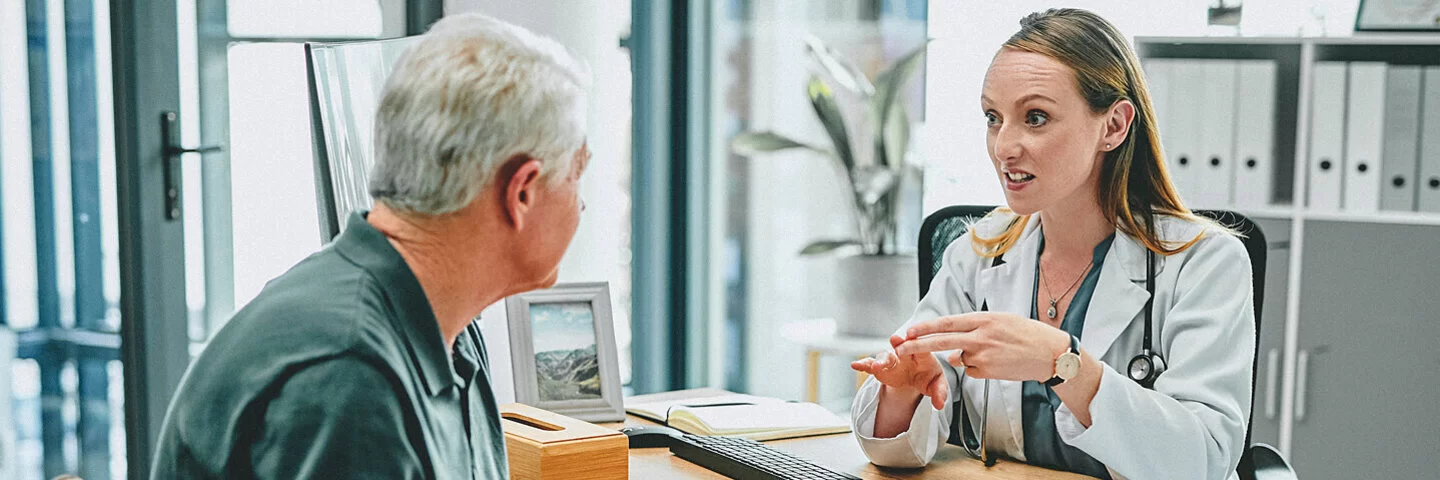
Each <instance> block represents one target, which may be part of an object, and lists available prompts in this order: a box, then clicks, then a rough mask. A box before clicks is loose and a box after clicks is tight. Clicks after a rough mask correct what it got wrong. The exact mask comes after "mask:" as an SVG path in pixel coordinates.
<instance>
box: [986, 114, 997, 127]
mask: <svg viewBox="0 0 1440 480" xmlns="http://www.w3.org/2000/svg"><path fill="white" fill-rule="evenodd" d="M985 125H987V126H991V127H996V126H999V125H1000V116H998V115H995V112H988V111H987V112H985Z"/></svg>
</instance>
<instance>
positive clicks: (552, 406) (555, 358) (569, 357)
mask: <svg viewBox="0 0 1440 480" xmlns="http://www.w3.org/2000/svg"><path fill="white" fill-rule="evenodd" d="M505 311H506V314H507V316H508V317H509V319H508V324H509V327H510V358H511V363H512V368H513V369H514V373H515V401H517V402H520V403H524V404H526V405H530V406H534V407H537V408H542V409H545V410H549V411H551V412H555V413H559V414H562V415H566V416H569V417H574V418H577V419H580V420H584V421H587V422H618V421H622V420H624V419H625V407H624V404H623V402H622V399H621V396H620V363H619V360H618V359H617V358H616V347H615V326H614V323H613V321H612V316H611V310H610V285H609V284H608V283H571V284H560V285H556V286H554V287H552V288H548V289H544V290H536V291H533V292H528V293H522V294H519V295H515V296H512V297H509V298H507V299H505Z"/></svg>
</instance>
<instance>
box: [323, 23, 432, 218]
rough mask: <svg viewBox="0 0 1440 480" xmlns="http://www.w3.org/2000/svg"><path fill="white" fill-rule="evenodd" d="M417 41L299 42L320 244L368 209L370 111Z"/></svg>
mask: <svg viewBox="0 0 1440 480" xmlns="http://www.w3.org/2000/svg"><path fill="white" fill-rule="evenodd" d="M419 38H420V37H419V36H411V37H401V38H391V39H386V40H366V41H356V42H339V43H316V42H306V43H305V67H306V68H305V70H306V74H307V75H306V77H307V78H306V79H307V81H308V83H309V87H310V132H311V142H312V147H313V148H314V153H315V203H316V204H317V206H318V208H317V211H318V212H319V214H320V219H319V220H320V243H330V240H331V239H333V238H335V236H336V235H339V234H340V230H341V228H343V227H344V225H345V217H346V216H347V215H349V214H350V212H352V211H355V210H361V209H367V208H370V194H369V192H368V190H367V188H368V183H369V176H370V167H371V166H372V165H374V164H375V152H374V149H375V145H374V141H373V139H372V138H371V137H372V136H373V135H374V131H375V130H374V125H375V110H376V108H377V107H379V105H380V94H381V91H382V90H383V89H384V87H385V81H386V79H388V78H389V77H390V72H391V70H393V69H394V67H395V62H397V61H399V59H400V56H401V55H402V54H404V53H405V49H407V48H409V47H410V45H412V44H414V43H416V42H418V41H419Z"/></svg>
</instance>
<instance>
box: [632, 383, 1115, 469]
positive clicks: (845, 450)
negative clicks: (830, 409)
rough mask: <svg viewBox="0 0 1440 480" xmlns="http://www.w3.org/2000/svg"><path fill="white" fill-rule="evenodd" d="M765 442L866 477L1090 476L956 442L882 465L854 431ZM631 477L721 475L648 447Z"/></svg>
mask: <svg viewBox="0 0 1440 480" xmlns="http://www.w3.org/2000/svg"><path fill="white" fill-rule="evenodd" d="M726 393H729V392H726V391H723V390H718V389H696V390H682V391H678V392H667V393H659V394H653V395H641V396H636V397H631V398H628V399H626V401H638V402H653V401H663V400H671V399H680V398H687V397H689V398H699V397H706V396H714V395H724V394H726ZM625 424H627V425H653V424H654V422H651V421H649V420H645V419H643V418H639V417H636V416H633V415H632V416H629V417H626V420H625ZM603 426H606V427H612V428H620V426H621V424H619V423H609V424H604V425H603ZM765 444H766V445H769V446H771V447H773V448H775V449H777V450H783V451H785V452H789V453H791V454H794V455H796V456H798V457H800V458H804V459H806V460H809V461H812V462H815V463H818V464H821V465H825V466H826V467H829V468H832V469H835V470H839V471H842V472H847V473H850V474H853V475H856V476H858V477H861V478H866V479H905V478H957V479H1015V480H1021V479H1025V480H1032V479H1033V480H1045V479H1056V480H1064V479H1083V478H1089V477H1085V476H1081V475H1076V474H1073V473H1064V472H1057V471H1054V470H1046V469H1043V468H1039V467H1032V466H1029V465H1025V464H1023V463H1017V462H1007V461H1005V460H1000V462H999V463H997V464H996V465H995V466H994V467H990V468H985V466H984V465H983V464H981V463H980V462H979V461H978V460H975V459H972V458H970V457H968V456H966V455H965V450H963V449H961V448H960V447H957V446H954V445H942V446H941V447H940V451H938V452H936V453H935V459H934V460H932V461H931V462H930V466H928V467H925V468H923V469H882V468H880V467H876V466H875V465H873V464H871V463H870V461H869V460H867V459H866V458H865V454H864V453H862V452H861V451H860V444H859V443H856V441H855V437H854V436H853V435H851V434H844V435H826V436H820V437H808V438H794V439H789V440H775V441H769V442H765ZM630 478H713V479H723V478H725V477H724V476H721V475H720V474H717V473H715V472H712V471H710V470H706V469H705V468H703V467H700V466H698V465H695V464H693V463H690V462H687V461H685V460H682V459H680V458H679V457H676V456H674V455H671V454H670V450H669V449H665V448H646V449H635V450H631V451H630Z"/></svg>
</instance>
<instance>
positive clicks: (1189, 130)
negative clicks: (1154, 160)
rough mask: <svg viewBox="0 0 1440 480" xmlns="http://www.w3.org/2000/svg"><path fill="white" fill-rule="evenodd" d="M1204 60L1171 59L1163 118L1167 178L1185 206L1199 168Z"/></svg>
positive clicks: (1190, 202)
mask: <svg viewBox="0 0 1440 480" xmlns="http://www.w3.org/2000/svg"><path fill="white" fill-rule="evenodd" d="M1204 77H1205V65H1204V60H1174V63H1172V64H1171V68H1170V101H1169V102H1168V103H1167V105H1166V108H1167V110H1168V112H1167V113H1166V114H1165V120H1166V121H1167V122H1169V124H1170V127H1169V128H1166V129H1165V133H1166V134H1167V135H1168V137H1167V138H1166V139H1165V140H1163V142H1164V144H1165V145H1167V146H1169V147H1170V148H1167V149H1166V156H1167V157H1169V158H1168V159H1166V163H1167V165H1166V166H1167V167H1169V169H1170V180H1171V182H1172V183H1174V184H1175V188H1176V189H1177V190H1179V192H1180V199H1181V200H1182V201H1183V202H1185V204H1186V205H1187V206H1194V204H1195V201H1196V200H1197V199H1198V198H1197V195H1198V192H1196V190H1197V188H1198V186H1197V185H1196V179H1197V174H1198V172H1199V171H1200V170H1199V168H1200V164H1201V162H1200V160H1199V159H1200V156H1201V154H1200V129H1201V126H1202V123H1203V119H1202V117H1201V116H1200V115H1201V114H1202V109H1201V98H1202V97H1203V92H1204V91H1205V78H1204Z"/></svg>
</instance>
